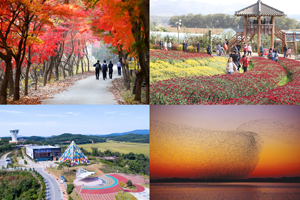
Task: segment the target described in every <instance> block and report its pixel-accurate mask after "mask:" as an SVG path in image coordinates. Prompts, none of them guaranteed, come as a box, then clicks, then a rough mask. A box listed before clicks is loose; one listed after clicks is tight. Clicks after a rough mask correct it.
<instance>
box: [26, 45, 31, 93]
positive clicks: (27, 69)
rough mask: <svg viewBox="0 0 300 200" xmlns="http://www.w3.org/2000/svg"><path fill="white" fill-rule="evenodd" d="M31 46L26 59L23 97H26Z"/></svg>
mask: <svg viewBox="0 0 300 200" xmlns="http://www.w3.org/2000/svg"><path fill="white" fill-rule="evenodd" d="M30 53H31V46H29V47H28V59H27V67H26V73H25V90H24V95H28V76H29V69H30V66H31V54H30Z"/></svg>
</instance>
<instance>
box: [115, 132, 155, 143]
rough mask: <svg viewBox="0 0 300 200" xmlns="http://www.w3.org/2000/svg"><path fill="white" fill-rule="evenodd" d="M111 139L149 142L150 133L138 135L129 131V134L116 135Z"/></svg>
mask: <svg viewBox="0 0 300 200" xmlns="http://www.w3.org/2000/svg"><path fill="white" fill-rule="evenodd" d="M111 140H114V141H119V142H120V141H124V142H137V143H149V134H147V135H138V134H132V133H129V134H127V135H121V136H116V137H114V138H112V139H111Z"/></svg>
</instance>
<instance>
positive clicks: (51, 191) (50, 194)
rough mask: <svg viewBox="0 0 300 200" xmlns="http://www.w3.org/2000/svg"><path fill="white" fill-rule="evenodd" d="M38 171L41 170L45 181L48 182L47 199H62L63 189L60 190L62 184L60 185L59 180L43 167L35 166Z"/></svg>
mask: <svg viewBox="0 0 300 200" xmlns="http://www.w3.org/2000/svg"><path fill="white" fill-rule="evenodd" d="M35 170H36V171H37V172H39V173H40V174H41V175H42V176H43V178H44V181H45V184H46V188H47V190H46V200H61V199H62V196H61V191H60V186H59V185H58V183H57V181H56V180H55V179H54V178H53V177H52V176H50V175H49V174H47V173H46V172H45V171H44V170H42V169H41V168H35Z"/></svg>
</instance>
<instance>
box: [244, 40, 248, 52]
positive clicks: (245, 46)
mask: <svg viewBox="0 0 300 200" xmlns="http://www.w3.org/2000/svg"><path fill="white" fill-rule="evenodd" d="M247 49H248V47H247V44H246V43H244V54H246V52H247Z"/></svg>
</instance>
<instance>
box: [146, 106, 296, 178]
mask: <svg viewBox="0 0 300 200" xmlns="http://www.w3.org/2000/svg"><path fill="white" fill-rule="evenodd" d="M299 124H300V107H299V106H278V105H276V106H258V105H255V106H249V105H248V106H150V171H151V179H161V178H173V177H178V178H192V179H193V178H238V179H239V178H267V177H273V178H280V177H283V176H286V177H293V176H300V146H299V144H300V126H299ZM162 152H163V153H162Z"/></svg>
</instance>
